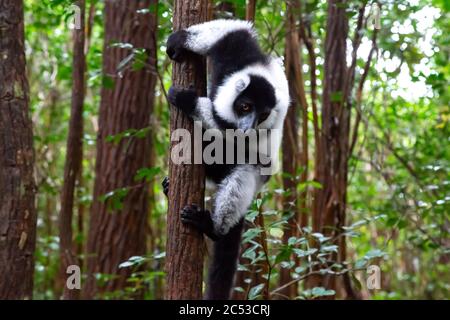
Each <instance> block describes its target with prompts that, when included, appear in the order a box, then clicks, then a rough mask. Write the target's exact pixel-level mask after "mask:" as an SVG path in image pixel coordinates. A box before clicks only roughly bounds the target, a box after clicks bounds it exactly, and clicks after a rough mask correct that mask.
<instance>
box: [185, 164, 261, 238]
mask: <svg viewBox="0 0 450 320" xmlns="http://www.w3.org/2000/svg"><path fill="white" fill-rule="evenodd" d="M257 170H258V169H257V168H256V167H255V166H252V165H241V166H238V167H236V168H235V169H233V171H232V172H231V173H230V175H228V176H227V177H226V178H225V179H224V180H223V181H222V182H221V183H220V185H219V188H218V191H217V194H216V197H215V199H214V211H213V212H212V214H210V212H209V211H208V210H201V209H200V208H198V207H197V206H196V205H188V206H186V207H184V208H183V210H182V211H181V220H182V221H183V223H188V224H191V225H193V226H194V227H196V228H198V229H199V230H200V231H202V232H203V233H205V234H206V235H207V236H209V237H210V238H211V239H213V240H217V239H220V238H221V237H223V236H224V235H226V234H228V232H229V231H230V229H231V228H232V227H234V226H235V225H237V224H238V222H239V221H240V220H242V219H243V218H244V216H245V213H246V212H247V209H248V207H249V206H250V204H251V202H252V200H253V198H254V196H255V193H256V191H257V190H258V189H259V187H260V176H259V173H258V171H257Z"/></svg>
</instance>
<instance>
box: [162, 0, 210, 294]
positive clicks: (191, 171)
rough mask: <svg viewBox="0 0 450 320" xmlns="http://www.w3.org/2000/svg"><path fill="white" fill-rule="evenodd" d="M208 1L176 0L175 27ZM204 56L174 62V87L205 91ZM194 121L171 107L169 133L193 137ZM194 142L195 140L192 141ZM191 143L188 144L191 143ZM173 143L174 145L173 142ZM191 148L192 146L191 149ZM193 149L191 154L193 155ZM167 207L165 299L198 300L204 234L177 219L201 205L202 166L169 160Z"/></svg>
mask: <svg viewBox="0 0 450 320" xmlns="http://www.w3.org/2000/svg"><path fill="white" fill-rule="evenodd" d="M207 16H208V1H207V0H175V1H174V15H173V27H174V30H179V29H182V28H186V27H188V26H190V25H193V24H198V23H201V22H204V21H206V19H207ZM205 66H206V64H205V61H204V59H202V58H200V57H198V56H191V57H190V58H189V59H188V61H187V62H184V63H174V65H173V73H172V80H173V85H174V86H179V87H184V88H187V87H189V86H190V85H194V87H195V88H196V90H197V92H198V94H199V95H202V96H204V95H205V94H206V70H205ZM193 127H194V126H193V122H192V121H191V120H189V119H188V118H187V117H186V116H185V115H183V114H182V113H181V112H179V111H178V110H177V109H176V108H175V107H173V106H170V132H173V131H174V130H176V129H178V128H184V129H187V130H188V131H189V132H190V133H191V138H192V139H191V140H193ZM194 143H195V142H194ZM194 143H192V144H191V145H192V146H193V145H194ZM172 146H173V144H172ZM192 150H193V149H192ZM193 153H194V152H192V153H191V154H192V155H193ZM169 179H170V185H169V210H168V217H167V244H166V254H167V255H166V271H167V278H166V281H167V287H166V299H201V297H202V275H203V249H204V241H203V235H202V234H201V233H199V232H198V231H196V230H194V229H192V228H191V227H187V226H184V225H183V224H182V223H181V221H180V210H181V209H182V208H183V207H184V206H185V205H188V204H192V203H195V204H197V205H200V206H202V207H203V205H204V193H205V173H204V167H203V165H198V164H197V165H188V164H181V165H178V164H174V163H173V162H172V161H170V162H169Z"/></svg>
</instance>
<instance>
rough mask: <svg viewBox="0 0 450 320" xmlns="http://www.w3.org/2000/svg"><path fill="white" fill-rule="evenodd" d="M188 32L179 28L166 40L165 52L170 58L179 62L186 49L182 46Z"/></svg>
mask: <svg viewBox="0 0 450 320" xmlns="http://www.w3.org/2000/svg"><path fill="white" fill-rule="evenodd" d="M187 36H188V33H187V31H186V30H179V31H177V32H174V33H172V34H171V35H170V36H169V39H168V40H167V45H166V48H167V49H166V53H167V55H168V56H169V58H170V59H172V60H174V61H177V62H181V61H183V59H184V57H185V53H186V52H187V50H186V49H185V48H184V44H185V43H186V39H187Z"/></svg>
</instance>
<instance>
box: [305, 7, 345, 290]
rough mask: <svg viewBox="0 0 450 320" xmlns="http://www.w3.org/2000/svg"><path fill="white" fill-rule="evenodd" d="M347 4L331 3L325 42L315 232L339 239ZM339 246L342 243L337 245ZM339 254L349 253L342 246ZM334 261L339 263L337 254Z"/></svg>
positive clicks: (329, 281) (331, 280) (323, 280)
mask: <svg viewBox="0 0 450 320" xmlns="http://www.w3.org/2000/svg"><path fill="white" fill-rule="evenodd" d="M345 3H346V1H345V0H329V1H328V19H327V32H326V39H325V65H324V87H323V96H322V105H323V106H322V134H321V143H320V146H321V151H320V155H321V157H322V159H321V163H320V165H321V166H320V168H319V170H318V173H319V176H318V181H319V182H320V184H321V185H322V188H321V189H316V194H315V199H314V201H315V205H314V215H313V228H314V230H316V231H318V232H322V233H323V234H325V235H327V236H332V237H335V236H337V235H338V234H339V233H340V232H341V227H342V226H343V225H344V224H345V209H346V194H347V155H348V149H349V124H350V110H349V108H348V107H347V105H346V103H345V84H346V81H347V65H346V41H347V35H348V20H347V16H346V12H345ZM336 244H339V243H336ZM340 245H341V246H340V248H339V250H345V246H343V245H342V243H340ZM333 258H334V259H333V260H338V259H339V255H338V254H335V255H334V257H333ZM335 283H336V277H328V276H327V277H315V281H313V285H315V286H317V285H321V286H324V287H327V288H329V289H335Z"/></svg>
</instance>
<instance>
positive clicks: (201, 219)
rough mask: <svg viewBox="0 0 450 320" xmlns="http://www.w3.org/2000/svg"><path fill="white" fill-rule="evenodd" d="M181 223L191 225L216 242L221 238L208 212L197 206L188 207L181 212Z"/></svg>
mask: <svg viewBox="0 0 450 320" xmlns="http://www.w3.org/2000/svg"><path fill="white" fill-rule="evenodd" d="M181 222H183V223H185V224H189V225H191V226H193V227H195V228H197V229H198V230H199V231H201V232H203V233H204V234H206V235H207V236H208V237H209V238H211V239H212V240H214V241H216V240H218V239H219V236H218V235H217V234H216V232H215V231H214V224H213V221H212V219H211V214H210V213H209V211H208V210H203V209H201V208H200V207H198V206H197V205H195V204H191V205H187V206H185V207H184V208H183V209H182V210H181Z"/></svg>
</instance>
